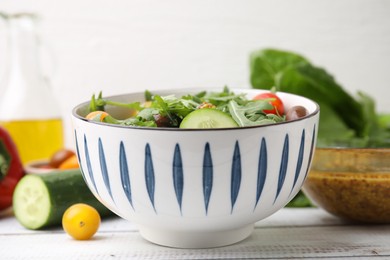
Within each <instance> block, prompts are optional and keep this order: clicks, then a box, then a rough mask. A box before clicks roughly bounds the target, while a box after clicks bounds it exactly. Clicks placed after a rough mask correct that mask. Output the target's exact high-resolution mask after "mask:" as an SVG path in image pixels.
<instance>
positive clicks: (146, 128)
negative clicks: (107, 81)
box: [72, 87, 320, 132]
mask: <svg viewBox="0 0 390 260" xmlns="http://www.w3.org/2000/svg"><path fill="white" fill-rule="evenodd" d="M222 89H223V88H222V87H219V88H208V89H207V91H208V92H209V91H210V92H211V91H221V90H222ZM230 90H231V91H233V92H234V91H240V92H256V91H260V92H271V91H270V90H268V89H255V88H230ZM150 91H151V92H152V93H156V94H164V95H165V93H172V94H175V93H177V92H183V91H189V93H197V92H200V91H202V89H200V88H178V89H159V90H150ZM144 93H145V91H143V92H141V91H137V92H128V93H123V94H119V95H110V96H107V97H105V98H106V99H110V98H118V97H121V96H126V95H144ZM276 93H281V94H284V95H290V96H295V97H299V98H303V99H306V100H307V101H309V102H312V103H313V104H314V106H315V110H314V111H313V112H312V113H310V114H308V115H306V116H304V117H301V118H298V119H295V120H292V121H284V122H279V123H275V124H263V125H254V126H242V127H221V128H176V127H142V126H124V125H116V124H108V123H103V122H97V121H91V120H88V119H86V118H84V117H82V116H80V115H79V114H77V111H78V110H79V109H80V108H82V107H85V106H87V105H88V104H89V103H90V101H85V102H82V103H80V104H78V105H76V106H75V107H74V108H73V109H72V116H73V117H74V118H76V119H78V120H81V121H84V122H88V123H91V124H96V125H102V126H108V127H118V128H126V129H137V130H150V131H174V132H175V131H178V132H183V131H185V132H188V131H196V132H198V131H233V130H236V131H237V130H240V129H241V130H242V129H253V128H263V127H270V126H280V125H285V124H291V123H294V122H298V121H302V120H307V119H309V118H311V117H314V116H316V115H317V114H319V112H320V106H319V105H318V103H317V102H316V101H314V100H312V99H310V98H307V97H304V96H301V95H297V94H293V93H288V92H283V91H277V92H276Z"/></svg>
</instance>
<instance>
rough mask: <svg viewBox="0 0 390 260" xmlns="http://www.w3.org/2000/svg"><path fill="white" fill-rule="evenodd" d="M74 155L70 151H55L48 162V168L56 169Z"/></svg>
mask: <svg viewBox="0 0 390 260" xmlns="http://www.w3.org/2000/svg"><path fill="white" fill-rule="evenodd" d="M74 155H75V153H74V152H73V151H72V150H68V149H60V150H58V151H56V152H55V153H54V154H53V155H52V157H51V158H50V161H49V166H50V167H52V168H58V167H59V166H60V165H61V164H62V163H63V162H64V161H65V160H66V159H68V158H70V157H72V156H74Z"/></svg>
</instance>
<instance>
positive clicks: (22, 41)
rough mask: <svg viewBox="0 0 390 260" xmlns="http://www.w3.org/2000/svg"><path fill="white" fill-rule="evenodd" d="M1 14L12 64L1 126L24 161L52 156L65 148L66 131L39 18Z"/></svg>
mask: <svg viewBox="0 0 390 260" xmlns="http://www.w3.org/2000/svg"><path fill="white" fill-rule="evenodd" d="M1 17H2V18H4V20H5V24H6V25H7V29H8V43H7V51H6V52H5V54H6V55H5V56H7V59H8V65H7V67H6V73H4V74H5V77H4V78H3V81H2V85H1V86H0V89H1V90H2V93H1V95H0V125H2V126H4V127H5V128H6V129H7V130H8V132H9V133H10V135H11V137H12V138H13V140H14V142H15V143H16V146H17V148H18V151H19V153H20V156H21V159H22V161H23V163H27V162H29V161H33V160H41V159H48V158H49V157H50V156H51V155H52V154H53V153H54V152H55V151H56V150H58V149H60V148H62V147H63V145H64V134H63V122H62V117H61V111H60V108H59V104H58V103H57V100H56V99H55V96H54V93H53V92H52V89H51V88H50V85H49V81H48V79H47V77H45V76H44V75H43V73H42V69H41V60H40V57H41V55H40V38H39V35H38V31H37V21H38V17H37V16H36V15H34V14H29V13H18V14H2V15H1ZM3 57H4V55H3Z"/></svg>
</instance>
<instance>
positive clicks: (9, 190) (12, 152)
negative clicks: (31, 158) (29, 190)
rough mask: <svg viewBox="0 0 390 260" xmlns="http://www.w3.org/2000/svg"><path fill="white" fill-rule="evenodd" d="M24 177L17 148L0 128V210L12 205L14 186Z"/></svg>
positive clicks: (5, 131) (7, 134)
mask: <svg viewBox="0 0 390 260" xmlns="http://www.w3.org/2000/svg"><path fill="white" fill-rule="evenodd" d="M24 175H25V171H24V168H23V163H22V161H21V160H20V157H19V153H18V150H17V147H16V145H15V143H14V141H13V140H12V138H11V136H10V135H9V133H8V132H7V130H5V129H4V128H3V127H1V126H0V210H3V209H6V208H8V207H10V206H11V205H12V195H13V192H14V189H15V186H16V184H17V183H18V182H19V180H20V179H21V178H22V177H23V176H24Z"/></svg>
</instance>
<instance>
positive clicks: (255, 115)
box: [228, 100, 284, 127]
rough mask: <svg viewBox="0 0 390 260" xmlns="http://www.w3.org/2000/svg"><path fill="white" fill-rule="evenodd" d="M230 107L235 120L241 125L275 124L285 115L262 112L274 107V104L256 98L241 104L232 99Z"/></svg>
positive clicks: (282, 119)
mask: <svg viewBox="0 0 390 260" xmlns="http://www.w3.org/2000/svg"><path fill="white" fill-rule="evenodd" d="M228 107H229V112H230V114H231V116H232V117H233V119H234V121H236V123H237V124H238V126H241V127H242V126H255V125H263V124H273V123H277V122H282V121H284V118H283V117H280V116H277V115H274V114H269V115H266V114H264V113H263V112H262V111H263V110H267V109H272V105H271V104H269V102H268V101H264V100H256V101H252V102H247V103H246V104H245V105H243V106H240V105H239V104H238V103H237V102H236V101H235V100H230V101H229V104H228Z"/></svg>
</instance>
